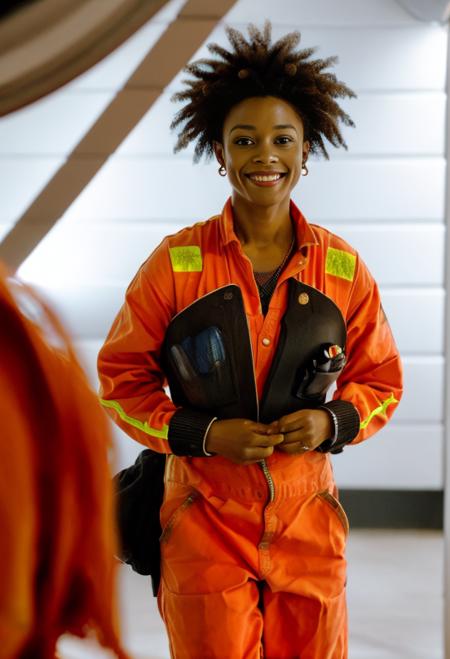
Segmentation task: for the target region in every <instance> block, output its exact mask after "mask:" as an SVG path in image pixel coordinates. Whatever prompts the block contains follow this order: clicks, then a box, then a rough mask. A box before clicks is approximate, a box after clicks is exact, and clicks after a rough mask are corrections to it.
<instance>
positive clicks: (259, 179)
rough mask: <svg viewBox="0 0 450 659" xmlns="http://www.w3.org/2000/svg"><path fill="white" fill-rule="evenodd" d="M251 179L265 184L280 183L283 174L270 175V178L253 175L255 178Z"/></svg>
mask: <svg viewBox="0 0 450 659" xmlns="http://www.w3.org/2000/svg"><path fill="white" fill-rule="evenodd" d="M250 178H251V179H252V180H253V181H261V182H263V181H278V179H279V178H281V174H271V175H268V176H255V175H253V176H250Z"/></svg>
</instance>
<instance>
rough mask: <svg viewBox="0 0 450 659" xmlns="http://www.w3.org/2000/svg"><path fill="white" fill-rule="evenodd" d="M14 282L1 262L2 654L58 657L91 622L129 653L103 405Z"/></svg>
mask: <svg viewBox="0 0 450 659" xmlns="http://www.w3.org/2000/svg"><path fill="white" fill-rule="evenodd" d="M12 290H13V289H12V288H11V286H10V285H9V284H7V283H6V278H5V276H4V274H3V273H2V272H1V271H0V318H1V322H0V364H1V368H0V419H1V432H0V465H1V478H0V534H1V540H0V640H1V642H0V657H1V659H25V658H27V659H31V658H32V659H53V658H54V657H56V656H57V654H56V644H57V640H58V638H59V637H60V636H61V635H62V634H64V633H71V634H75V635H77V636H86V634H87V633H88V632H92V631H94V632H96V634H97V638H98V639H99V641H100V642H101V643H102V644H103V645H105V646H107V647H108V648H111V649H113V650H114V652H115V654H114V656H118V657H121V658H122V659H124V658H125V659H126V657H127V655H126V653H125V652H124V651H123V649H122V648H121V644H120V639H119V633H118V626H117V610H116V599H115V579H114V574H115V569H116V559H115V558H114V551H115V548H116V533H115V527H114V515H113V491H112V485H111V475H110V471H109V467H108V461H107V455H108V449H109V448H110V436H109V432H108V427H107V424H106V423H105V418H104V414H103V413H102V410H101V408H100V406H99V404H98V400H97V398H96V396H95V394H94V393H93V392H92V391H91V390H90V389H89V387H88V384H87V382H86V378H85V376H84V374H83V373H82V371H81V368H80V367H79V366H78V364H77V362H76V360H75V357H74V355H73V353H72V352H71V349H70V345H69V344H68V343H67V340H66V337H65V334H64V332H63V330H62V328H61V327H60V326H59V323H58V322H57V320H56V319H55V318H54V317H53V315H52V314H51V312H50V311H49V310H46V309H45V307H43V306H42V304H41V303H40V302H39V301H38V300H37V298H35V296H34V295H33V294H32V293H31V292H30V291H28V290H26V289H24V288H23V287H17V286H15V287H14V290H17V291H18V293H19V297H17V296H13V295H12V293H11V291H12ZM16 298H17V299H16ZM19 299H20V304H21V306H24V308H26V309H27V313H28V312H30V311H31V312H32V316H33V319H38V320H39V325H38V324H37V323H36V322H32V321H31V320H30V319H29V318H28V317H27V316H25V315H24V314H23V313H22V312H21V310H20V309H21V306H19V304H18V301H17V300H19ZM49 340H51V344H49ZM55 341H56V342H57V347H55ZM58 656H59V655H58Z"/></svg>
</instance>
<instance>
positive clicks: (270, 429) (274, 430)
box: [267, 421, 280, 435]
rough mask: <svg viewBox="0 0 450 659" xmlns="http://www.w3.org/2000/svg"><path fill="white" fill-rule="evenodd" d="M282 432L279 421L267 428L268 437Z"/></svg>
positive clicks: (273, 422)
mask: <svg viewBox="0 0 450 659" xmlns="http://www.w3.org/2000/svg"><path fill="white" fill-rule="evenodd" d="M279 432H280V422H279V421H272V423H270V424H269V426H268V428H267V434H268V435H273V434H275V435H276V434H278V433H279Z"/></svg>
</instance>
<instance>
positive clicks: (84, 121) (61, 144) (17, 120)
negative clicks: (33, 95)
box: [0, 89, 114, 157]
mask: <svg viewBox="0 0 450 659" xmlns="http://www.w3.org/2000/svg"><path fill="white" fill-rule="evenodd" d="M113 95H114V92H112V91H106V92H101V93H96V92H90V93H85V92H84V93H80V92H78V93H77V92H71V91H69V90H67V89H62V90H61V89H60V90H58V91H57V92H54V93H53V94H50V95H49V96H46V97H45V98H43V99H41V100H40V101H37V102H36V103H32V104H31V105H28V106H27V107H25V108H23V109H22V110H19V111H17V112H13V113H12V114H10V115H7V116H5V117H1V118H0V155H5V154H7V155H11V154H17V155H25V154H26V155H28V157H30V156H32V155H36V156H42V155H58V156H65V155H68V154H69V153H70V151H72V149H73V148H74V147H75V146H76V145H77V144H78V142H79V141H80V140H81V139H82V138H83V137H84V135H85V133H86V132H87V131H88V130H89V129H90V128H91V126H92V125H93V124H94V123H95V121H96V119H97V117H98V116H99V115H100V114H101V112H102V111H103V110H104V109H105V108H106V107H107V105H108V103H109V101H110V99H111V98H112V96H113Z"/></svg>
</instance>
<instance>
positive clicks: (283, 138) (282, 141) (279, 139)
mask: <svg viewBox="0 0 450 659" xmlns="http://www.w3.org/2000/svg"><path fill="white" fill-rule="evenodd" d="M291 142H294V139H293V138H292V137H290V136H289V135H280V136H279V137H277V138H275V144H290V143H291Z"/></svg>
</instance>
